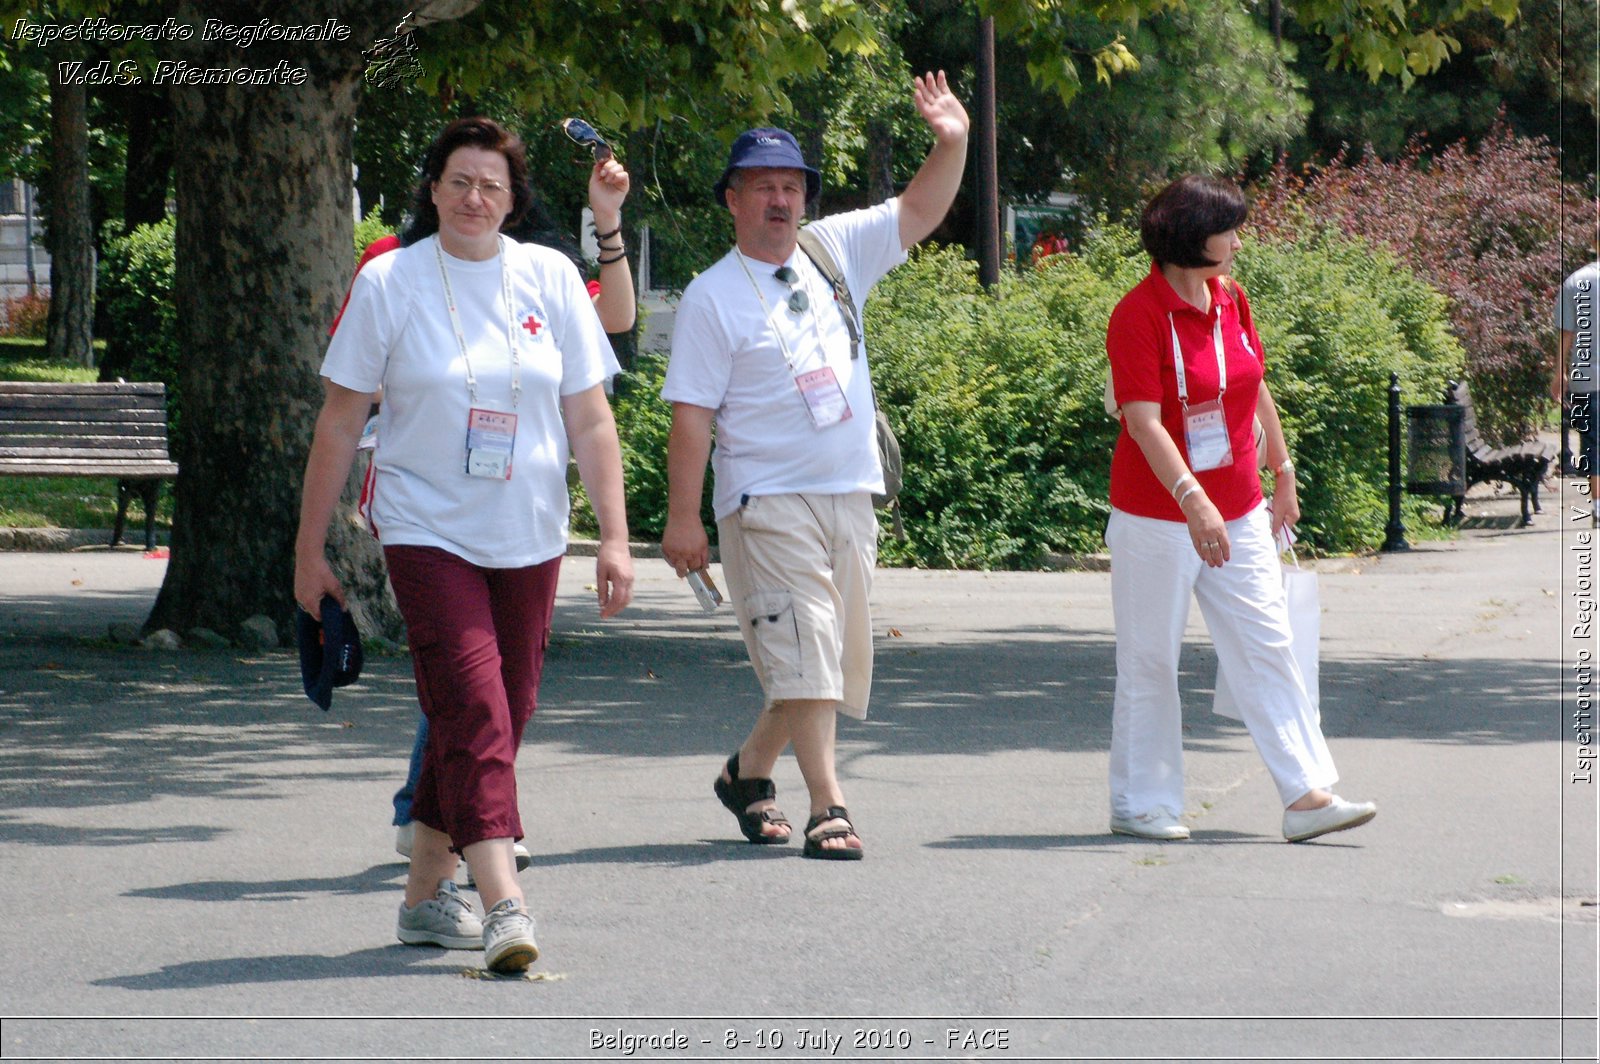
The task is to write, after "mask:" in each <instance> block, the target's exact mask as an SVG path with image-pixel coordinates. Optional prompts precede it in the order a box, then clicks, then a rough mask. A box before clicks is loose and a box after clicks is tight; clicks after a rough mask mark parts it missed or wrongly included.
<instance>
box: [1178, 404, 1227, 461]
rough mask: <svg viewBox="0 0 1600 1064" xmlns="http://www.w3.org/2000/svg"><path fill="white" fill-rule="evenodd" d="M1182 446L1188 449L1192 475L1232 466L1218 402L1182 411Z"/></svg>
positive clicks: (1220, 405)
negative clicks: (1184, 445) (1183, 444)
mask: <svg viewBox="0 0 1600 1064" xmlns="http://www.w3.org/2000/svg"><path fill="white" fill-rule="evenodd" d="M1183 442H1184V443H1185V444H1186V445H1187V446H1188V449H1189V468H1190V469H1192V470H1194V471H1195V472H1196V473H1203V472H1205V471H1206V470H1208V469H1222V468H1225V467H1227V466H1231V465H1233V440H1231V439H1230V438H1229V437H1228V420H1227V415H1226V414H1225V413H1224V411H1223V409H1222V400H1220V399H1213V400H1212V401H1211V402H1209V403H1196V404H1195V405H1194V406H1190V407H1185V408H1184V411H1183Z"/></svg>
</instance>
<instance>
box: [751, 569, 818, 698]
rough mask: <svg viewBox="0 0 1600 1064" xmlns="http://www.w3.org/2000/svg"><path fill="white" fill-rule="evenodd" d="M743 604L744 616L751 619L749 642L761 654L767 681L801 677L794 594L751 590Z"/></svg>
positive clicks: (784, 591) (798, 621) (802, 672)
mask: <svg viewBox="0 0 1600 1064" xmlns="http://www.w3.org/2000/svg"><path fill="white" fill-rule="evenodd" d="M744 601H745V616H747V617H749V618H750V635H751V642H752V643H753V644H754V645H755V647H756V651H757V653H759V654H760V655H761V667H762V670H763V671H764V672H766V674H767V677H768V679H769V680H782V679H793V678H798V677H800V676H802V675H804V671H803V669H802V668H801V653H800V620H799V618H798V617H796V616H795V610H794V595H793V594H791V593H790V592H788V591H786V590H782V589H779V590H774V591H753V592H751V593H750V594H748V595H746V596H745V600H744Z"/></svg>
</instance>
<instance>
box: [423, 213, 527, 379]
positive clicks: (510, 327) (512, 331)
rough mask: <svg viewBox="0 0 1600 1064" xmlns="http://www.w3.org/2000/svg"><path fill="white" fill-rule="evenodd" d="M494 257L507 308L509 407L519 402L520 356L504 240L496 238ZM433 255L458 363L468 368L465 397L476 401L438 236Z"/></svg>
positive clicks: (462, 333) (464, 345) (459, 318)
mask: <svg viewBox="0 0 1600 1064" xmlns="http://www.w3.org/2000/svg"><path fill="white" fill-rule="evenodd" d="M499 241H500V242H499V246H498V249H497V255H498V257H499V259H500V296H501V299H502V300H503V301H504V302H505V307H506V346H508V347H510V348H511V405H512V406H516V405H517V404H518V403H519V402H521V401H522V356H521V352H520V351H519V349H518V347H517V326H516V323H515V322H513V321H512V320H511V319H512V314H511V274H510V271H508V270H507V269H506V238H505V237H500V238H499ZM433 254H434V257H435V258H437V259H438V260H439V279H440V280H441V281H443V282H444V305H445V309H447V310H449V311H450V328H451V329H453V330H455V334H456V346H457V347H458V348H460V349H461V362H462V364H463V365H464V366H466V368H467V396H468V398H470V399H471V400H472V402H474V403H476V402H477V401H478V378H477V377H476V376H474V375H473V372H472V359H471V358H470V357H468V355H467V336H466V334H465V333H464V332H462V331H461V314H460V312H459V311H457V310H456V295H455V291H454V290H453V289H452V288H451V287H450V271H449V270H447V269H446V268H445V265H444V249H443V248H442V247H441V246H440V242H439V238H438V236H437V235H435V236H434V238H433Z"/></svg>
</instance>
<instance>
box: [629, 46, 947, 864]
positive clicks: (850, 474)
mask: <svg viewBox="0 0 1600 1064" xmlns="http://www.w3.org/2000/svg"><path fill="white" fill-rule="evenodd" d="M912 99H913V101H914V103H915V104H916V107H917V110H918V112H919V113H920V114H921V115H922V118H923V120H924V121H925V122H927V123H928V126H929V128H930V129H931V130H932V131H933V136H934V145H933V148H932V150H931V151H930V152H929V153H928V156H927V158H926V159H925V160H924V161H923V164H922V166H921V168H920V169H919V170H918V171H917V174H916V176H915V177H914V178H912V180H911V183H910V184H909V185H907V186H906V189H905V191H904V192H902V193H901V194H900V195H899V196H898V197H896V198H893V199H890V200H888V201H886V202H884V203H881V204H879V205H878V206H876V207H869V208H866V209H864V210H858V211H849V212H846V213H844V214H838V215H834V216H832V217H830V218H825V219H822V220H820V221H817V222H814V223H812V225H811V226H810V227H809V231H810V232H812V233H815V234H816V236H817V237H818V238H819V240H820V242H821V244H822V245H823V246H824V247H825V248H826V249H827V251H828V253H829V254H830V255H831V256H832V258H833V259H834V261H835V262H836V263H837V264H838V266H839V267H840V268H841V269H842V271H843V273H844V277H845V281H846V287H847V288H848V289H849V291H850V293H851V294H852V296H853V298H854V301H855V302H856V303H857V304H858V305H859V304H860V302H861V301H862V300H863V299H864V298H865V296H866V293H867V291H868V290H869V289H870V288H871V287H872V286H873V284H875V283H876V282H877V281H878V279H879V278H880V277H882V276H883V275H884V274H885V273H888V272H889V270H891V269H893V268H894V267H895V266H898V265H899V264H900V263H902V262H904V261H905V259H906V252H907V251H908V250H909V249H910V248H911V246H912V245H913V244H915V243H917V242H918V241H920V240H922V239H923V238H924V237H927V236H928V235H929V234H931V233H932V232H933V230H934V228H935V227H936V226H937V225H938V224H939V223H940V222H941V221H943V219H944V216H945V213H946V212H947V211H948V210H949V209H950V204H951V202H952V201H953V200H954V199H955V194H956V190H957V188H958V187H960V184H961V172H962V169H963V167H964V165H965V163H966V155H967V129H968V125H969V123H968V119H967V112H966V109H965V108H963V107H962V105H961V102H960V101H959V100H958V99H956V97H955V96H954V95H953V94H952V93H951V92H950V89H949V86H948V84H947V83H946V81H945V76H944V73H943V72H942V71H941V72H940V73H939V74H937V75H934V74H928V75H926V76H924V77H918V78H914V79H913V86H912ZM820 181H821V179H820V175H819V174H818V172H817V171H816V170H815V169H814V168H812V167H810V166H808V165H806V162H805V160H804V158H803V157H802V156H801V153H800V148H799V145H798V144H797V143H796V142H795V139H794V137H793V136H792V135H790V134H789V133H788V132H786V131H784V130H781V129H773V128H763V129H752V130H749V131H747V132H745V133H741V134H740V135H739V137H738V138H737V139H735V140H734V142H733V147H732V150H731V151H730V153H729V156H728V165H727V167H726V169H725V170H724V171H723V174H722V177H721V179H720V180H719V181H718V182H717V184H716V186H715V188H714V189H713V194H714V195H715V196H716V199H717V202H718V203H719V204H721V205H723V206H725V207H726V208H727V209H728V211H729V213H730V214H732V215H733V228H734V237H735V241H736V246H735V247H734V248H733V249H732V250H731V251H729V252H728V254H727V255H725V256H723V258H722V259H721V260H719V261H718V262H717V263H715V264H714V265H712V266H711V267H710V268H709V269H707V270H706V271H705V272H704V273H702V274H700V276H699V277H697V278H695V280H694V281H693V282H691V283H690V285H689V287H688V288H687V289H685V291H684V293H683V299H682V301H681V302H680V303H679V304H678V311H677V318H676V322H675V326H674V330H673V337H672V355H671V358H670V360H669V362H668V365H667V375H666V382H665V384H664V385H663V387H662V389H661V394H662V397H663V398H664V399H666V400H667V401H668V402H670V403H672V404H673V407H672V409H673V415H672V431H671V435H670V437H669V440H668V444H667V477H668V504H667V525H666V529H665V531H664V534H663V536H662V540H661V552H662V555H663V556H664V557H665V558H666V560H667V562H668V563H669V564H670V565H672V567H673V568H674V569H676V570H677V573H678V575H679V576H680V577H682V576H685V575H687V574H688V573H690V572H691V571H695V570H700V569H704V568H705V567H706V565H707V563H708V562H709V560H710V555H709V542H708V538H707V535H706V529H705V526H704V525H703V524H702V523H701V519H700V502H701V485H702V483H703V481H704V477H705V468H706V459H707V455H708V454H709V453H710V452H711V429H712V423H713V421H714V422H715V424H716V453H715V455H714V456H713V458H712V466H713V470H714V474H715V476H714V482H715V489H714V499H713V511H714V513H715V516H716V521H717V532H718V536H719V544H720V548H721V561H722V569H723V575H724V577H725V579H726V580H727V584H728V590H729V595H730V598H731V599H732V601H733V606H734V613H735V615H736V616H737V618H738V621H739V628H740V631H741V632H742V634H743V635H744V640H745V646H746V648H747V649H748V650H749V653H750V661H751V664H752V665H753V666H754V667H755V672H756V676H757V678H758V679H759V681H760V683H761V686H762V691H763V695H764V704H763V707H762V711H761V713H760V714H759V715H758V716H757V718H756V723H755V727H754V728H753V729H752V730H751V732H750V735H749V737H748V738H747V739H745V741H744V744H743V745H742V746H741V747H740V748H739V749H738V751H736V752H735V753H734V755H733V756H732V757H730V758H728V762H727V764H726V766H724V768H723V770H722V772H721V774H720V775H719V777H718V778H717V780H716V784H715V791H716V794H717V797H718V798H719V799H720V800H721V802H722V804H723V805H724V806H726V807H727V808H728V810H729V811H730V812H732V813H733V814H734V816H735V817H737V818H738V821H739V827H740V830H741V831H742V832H743V834H744V836H745V838H746V839H748V840H749V841H750V842H753V843H782V842H787V841H788V839H789V836H790V827H789V822H788V821H787V820H786V819H785V818H784V817H783V815H782V814H781V813H779V812H778V811H777V809H776V806H775V798H776V788H775V787H774V786H773V783H772V779H771V776H772V768H773V765H774V764H775V763H776V762H777V759H778V756H779V755H780V754H782V753H783V751H784V748H785V747H787V746H788V745H790V744H791V743H792V744H793V745H794V756H795V761H796V762H797V763H798V764H799V766H800V774H801V776H802V777H803V778H804V779H805V783H806V789H807V790H808V791H809V792H810V812H811V816H810V819H809V821H808V822H807V824H806V827H805V845H804V848H803V849H802V851H801V853H802V855H803V856H806V857H813V858H821V859H824V860H856V859H859V858H860V857H861V855H862V845H861V838H860V836H859V835H858V834H857V833H856V830H855V826H854V824H853V823H852V822H851V820H850V815H849V811H848V810H847V808H846V807H845V800H844V793H843V791H842V789H841V788H840V785H839V780H838V775H837V772H836V768H835V756H834V755H835V742H836V728H837V720H836V715H837V714H838V713H846V714H849V715H850V716H852V717H856V718H858V719H859V718H863V717H865V716H866V712H867V698H868V694H869V692H870V690H871V685H872V630H871V616H870V612H869V608H868V595H869V593H870V591H871V586H872V569H873V566H874V564H875V563H876V560H877V552H878V543H877V536H878V525H877V519H876V518H875V517H874V516H873V511H872V495H873V493H874V492H881V491H882V490H883V471H882V468H881V466H880V463H879V460H878V453H877V447H876V442H875V441H876V436H875V432H874V425H873V395H872V385H871V381H870V379H869V375H868V366H867V357H866V353H865V351H864V350H861V349H859V348H858V346H857V345H855V344H853V343H852V337H851V330H850V329H849V328H848V327H847V325H846V323H845V321H844V320H843V317H842V315H843V314H844V313H845V309H844V305H843V303H842V302H839V301H836V300H835V299H834V295H833V289H832V287H831V286H830V284H829V282H828V281H827V279H826V277H825V276H824V274H823V273H822V272H821V270H819V269H818V267H817V265H816V264H815V263H814V262H813V261H812V260H811V258H810V256H809V255H808V253H807V252H806V251H805V250H804V249H802V248H800V247H799V245H798V243H797V240H798V236H797V234H798V232H799V226H800V219H801V216H802V215H803V214H804V213H805V208H806V204H807V202H809V201H811V200H813V199H815V198H816V196H817V192H818V190H819V187H820Z"/></svg>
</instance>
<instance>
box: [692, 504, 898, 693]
mask: <svg viewBox="0 0 1600 1064" xmlns="http://www.w3.org/2000/svg"><path fill="white" fill-rule="evenodd" d="M717 531H718V533H719V536H720V544H721V546H720V550H721V555H722V572H723V576H724V577H725V578H726V580H727V584H728V594H729V597H730V598H731V599H732V600H733V609H734V613H735V614H736V615H737V616H738V618H739V630H740V632H741V633H742V634H743V635H744V643H745V647H746V648H747V649H748V650H749V651H750V663H751V664H752V665H754V666H755V670H756V676H757V678H758V679H760V681H761V689H762V691H763V692H764V694H765V695H766V705H767V708H769V709H770V708H771V707H772V704H773V703H774V702H783V701H788V700H790V699H825V700H829V701H835V702H839V703H840V709H841V711H842V712H844V713H846V714H848V715H850V716H852V717H855V718H857V719H863V718H865V717H866V715H867V698H868V696H869V694H870V693H871V691H872V614H871V611H870V609H869V608H868V602H867V600H868V598H869V596H870V595H871V593H872V570H873V567H874V566H875V565H876V564H877V561H878V519H877V517H876V516H875V515H874V514H873V511H872V496H871V495H870V494H868V493H866V492H856V493H851V494H848V495H811V494H804V495H752V496H750V497H748V498H747V499H746V500H745V503H744V505H743V506H741V507H740V508H739V509H738V510H736V511H734V512H733V513H731V514H729V515H728V516H727V517H725V518H723V519H722V520H721V521H718V522H717Z"/></svg>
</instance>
